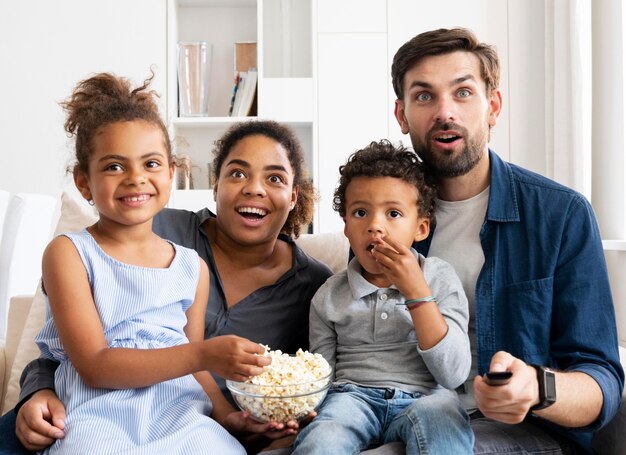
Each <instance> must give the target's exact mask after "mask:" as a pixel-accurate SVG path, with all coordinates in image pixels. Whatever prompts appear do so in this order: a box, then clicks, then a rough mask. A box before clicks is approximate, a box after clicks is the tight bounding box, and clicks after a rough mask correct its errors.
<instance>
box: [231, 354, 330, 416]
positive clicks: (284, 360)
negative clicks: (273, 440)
mask: <svg viewBox="0 0 626 455" xmlns="http://www.w3.org/2000/svg"><path fill="white" fill-rule="evenodd" d="M264 355H267V356H270V357H271V358H272V363H271V364H270V365H268V366H266V367H264V368H263V373H261V374H259V375H257V376H251V377H249V378H248V379H246V380H245V381H243V382H238V381H231V380H228V379H227V380H226V386H227V387H228V389H229V390H230V393H231V394H232V396H233V398H234V400H235V402H236V403H237V405H238V406H239V407H240V408H241V409H242V410H243V411H247V412H248V413H250V416H251V417H252V418H253V419H255V420H257V421H259V422H269V421H275V422H280V423H285V422H288V421H290V420H296V421H297V420H300V419H302V418H304V417H306V416H307V415H309V414H310V413H311V412H312V411H314V410H315V409H317V407H318V406H319V404H320V403H321V402H322V400H323V399H324V397H325V396H326V393H327V392H328V389H329V387H330V385H331V368H330V365H329V364H328V362H327V361H326V360H325V359H324V357H322V356H321V355H320V354H313V353H310V352H308V351H303V350H301V349H300V350H298V352H297V353H296V354H295V355H290V354H283V353H282V352H281V351H271V350H270V349H269V348H266V352H265V354H264Z"/></svg>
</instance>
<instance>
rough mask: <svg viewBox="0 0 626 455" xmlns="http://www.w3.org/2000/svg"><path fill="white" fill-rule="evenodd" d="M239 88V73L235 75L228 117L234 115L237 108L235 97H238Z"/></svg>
mask: <svg viewBox="0 0 626 455" xmlns="http://www.w3.org/2000/svg"><path fill="white" fill-rule="evenodd" d="M237 88H239V72H238V71H237V72H236V73H235V84H234V86H233V94H232V95H231V97H230V107H229V108H228V115H229V116H232V115H233V107H234V106H235V97H236V96H237Z"/></svg>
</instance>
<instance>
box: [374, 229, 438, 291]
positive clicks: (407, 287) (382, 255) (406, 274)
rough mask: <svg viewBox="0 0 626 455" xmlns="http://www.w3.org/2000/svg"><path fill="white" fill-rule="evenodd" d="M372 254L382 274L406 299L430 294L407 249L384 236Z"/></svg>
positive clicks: (415, 259) (417, 265)
mask: <svg viewBox="0 0 626 455" xmlns="http://www.w3.org/2000/svg"><path fill="white" fill-rule="evenodd" d="M372 254H373V256H374V258H375V259H376V261H377V262H378V264H380V267H381V268H382V270H383V273H384V274H385V275H386V276H387V278H389V280H390V281H391V282H392V283H393V284H395V285H396V287H397V288H398V290H399V291H400V292H401V293H402V295H404V296H405V297H406V298H407V299H411V298H419V297H425V296H427V295H430V294H431V292H430V288H429V287H428V284H427V283H426V279H425V278H424V274H423V273H422V269H421V267H420V265H419V263H418V261H417V258H416V257H415V255H414V254H413V252H412V251H411V250H410V249H409V248H407V247H406V246H404V245H402V244H400V243H398V242H397V241H396V240H394V239H393V238H391V237H389V236H386V237H384V239H382V238H381V239H379V241H378V243H377V244H376V246H375V247H374V249H373V250H372Z"/></svg>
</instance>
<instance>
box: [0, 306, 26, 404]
mask: <svg viewBox="0 0 626 455" xmlns="http://www.w3.org/2000/svg"><path fill="white" fill-rule="evenodd" d="M32 301H33V296H32V295H26V296H25V295H20V296H15V297H12V298H11V303H10V305H9V320H8V323H7V337H6V341H5V344H4V345H3V346H2V347H0V351H1V353H0V365H4V370H3V373H2V374H1V375H0V376H1V377H0V393H1V395H0V410H2V409H4V400H5V396H6V393H7V390H8V388H9V381H10V378H11V369H12V367H13V361H14V360H15V354H16V352H17V346H18V344H19V342H20V339H21V338H22V332H23V331H24V324H25V323H26V318H27V317H28V313H29V312H30V306H31V303H32Z"/></svg>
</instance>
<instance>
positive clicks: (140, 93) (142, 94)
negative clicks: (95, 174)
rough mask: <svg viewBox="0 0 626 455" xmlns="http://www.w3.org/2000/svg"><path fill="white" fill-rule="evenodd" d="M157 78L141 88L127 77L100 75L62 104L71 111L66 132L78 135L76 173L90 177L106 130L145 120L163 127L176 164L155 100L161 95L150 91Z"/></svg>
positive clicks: (168, 154)
mask: <svg viewBox="0 0 626 455" xmlns="http://www.w3.org/2000/svg"><path fill="white" fill-rule="evenodd" d="M153 78H154V71H152V75H151V76H150V78H148V79H147V80H145V81H144V82H143V84H142V85H141V86H139V87H136V88H133V86H132V84H131V82H130V81H129V80H128V79H126V78H122V77H118V76H115V75H114V74H111V73H99V74H96V75H94V76H92V77H90V78H88V79H85V80H83V81H80V82H79V83H78V84H77V85H76V87H75V88H74V91H73V92H72V94H71V96H70V97H69V98H68V99H67V100H65V101H64V102H62V103H61V106H62V107H63V109H64V110H65V111H66V112H67V119H66V121H65V131H67V133H68V136H70V137H71V136H76V164H75V166H74V169H75V170H79V171H81V172H83V173H85V174H87V172H88V169H89V158H90V157H91V154H92V152H93V138H94V137H95V135H96V134H97V133H98V131H99V130H100V129H101V128H102V127H104V126H106V125H109V124H111V123H116V122H126V121H132V120H144V121H146V122H148V123H151V124H153V125H155V126H156V127H157V128H159V129H160V130H161V131H162V132H163V141H164V145H165V149H166V150H167V156H168V160H169V162H170V163H171V162H172V161H173V158H172V145H171V142H170V139H169V135H168V133H167V128H166V127H165V124H164V123H163V120H162V119H161V116H160V115H159V109H158V107H157V104H156V101H155V99H156V98H157V97H158V94H157V93H156V92H155V91H153V90H148V88H149V86H150V82H151V81H152V79H153Z"/></svg>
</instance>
